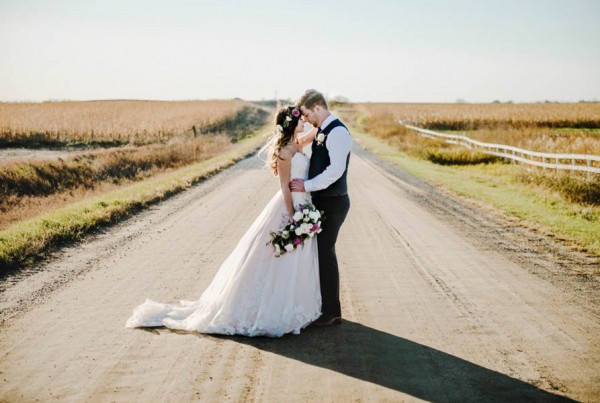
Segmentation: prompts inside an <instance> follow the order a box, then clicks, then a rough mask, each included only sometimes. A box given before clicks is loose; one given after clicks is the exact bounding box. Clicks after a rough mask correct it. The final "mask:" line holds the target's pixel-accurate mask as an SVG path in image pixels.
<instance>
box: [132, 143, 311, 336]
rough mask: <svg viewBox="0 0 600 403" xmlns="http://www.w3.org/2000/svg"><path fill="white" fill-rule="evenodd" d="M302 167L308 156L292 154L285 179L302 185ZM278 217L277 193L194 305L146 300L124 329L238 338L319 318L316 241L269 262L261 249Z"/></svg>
mask: <svg viewBox="0 0 600 403" xmlns="http://www.w3.org/2000/svg"><path fill="white" fill-rule="evenodd" d="M306 148H308V149H310V147H306ZM306 148H305V149H306ZM308 164H309V157H308V156H306V155H304V154H302V153H296V154H294V156H293V157H292V161H291V173H292V175H291V177H292V178H304V179H306V178H307V176H308ZM292 198H293V202H294V207H297V206H298V205H299V204H302V203H303V202H307V201H310V200H311V199H310V194H309V193H292ZM284 215H285V216H287V211H286V208H285V205H284V203H283V197H282V195H281V191H278V192H277V194H276V195H275V196H274V197H273V198H272V199H271V201H270V202H269V203H268V204H267V206H266V207H265V208H264V210H263V211H262V212H261V213H260V215H259V216H258V217H257V218H256V220H255V221H254V223H253V224H252V225H251V226H250V228H249V229H248V231H246V233H245V234H244V236H243V237H242V238H241V240H240V241H239V243H238V244H237V246H236V247H235V249H234V250H233V251H232V252H231V254H230V255H229V256H228V257H227V259H225V261H224V262H223V264H222V265H221V267H220V268H219V270H218V271H217V274H216V275H215V277H214V279H213V280H212V282H211V284H210V285H209V286H208V288H207V289H206V290H205V291H204V293H203V294H202V295H201V296H200V299H198V300H197V301H180V303H179V304H164V303H159V302H155V301H152V300H150V299H146V301H145V302H144V303H143V304H141V305H139V306H138V307H136V308H135V309H134V311H133V315H132V316H131V317H130V318H129V320H128V321H127V324H126V326H127V327H153V326H166V327H168V328H171V329H181V330H188V331H198V332H201V333H213V334H226V335H233V334H238V335H244V336H270V337H279V336H282V335H284V334H286V333H290V332H291V333H294V334H299V333H300V330H301V329H302V328H304V327H306V326H307V325H308V324H310V323H311V322H312V321H314V320H315V319H317V318H318V317H319V316H320V315H321V292H320V286H319V264H318V256H317V240H316V239H315V238H311V239H308V240H307V241H306V242H305V243H304V246H303V247H302V246H300V247H298V248H297V249H296V250H294V251H292V252H289V253H286V254H284V255H283V256H281V257H275V255H274V251H273V247H272V246H271V245H270V244H269V245H267V243H268V242H269V240H270V239H271V235H270V233H271V232H272V231H279V230H280V229H281V227H282V224H283V217H284Z"/></svg>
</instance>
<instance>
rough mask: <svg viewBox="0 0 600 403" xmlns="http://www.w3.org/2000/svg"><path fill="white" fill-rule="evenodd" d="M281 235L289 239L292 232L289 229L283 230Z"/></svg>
mask: <svg viewBox="0 0 600 403" xmlns="http://www.w3.org/2000/svg"><path fill="white" fill-rule="evenodd" d="M281 236H282V237H283V239H288V238H289V237H290V233H289V231H283V232H282V233H281Z"/></svg>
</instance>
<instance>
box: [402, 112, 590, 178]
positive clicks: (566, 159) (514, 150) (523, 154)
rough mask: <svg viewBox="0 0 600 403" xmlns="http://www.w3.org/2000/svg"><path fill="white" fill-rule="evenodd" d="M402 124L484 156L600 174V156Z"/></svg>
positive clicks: (426, 135)
mask: <svg viewBox="0 0 600 403" xmlns="http://www.w3.org/2000/svg"><path fill="white" fill-rule="evenodd" d="M400 124H401V125H403V126H404V127H406V128H407V129H410V130H414V131H416V132H418V133H419V134H420V135H422V136H425V137H430V138H443V139H444V141H445V142H446V143H451V144H459V145H461V146H464V147H467V148H470V149H475V150H477V151H479V152H482V153H484V154H490V155H496V156H498V157H502V158H508V159H511V160H513V161H518V162H521V163H523V164H527V165H533V166H537V167H542V168H550V169H556V170H567V171H584V172H587V173H588V175H589V174H591V173H595V174H600V156H597V155H585V154H554V153H540V152H537V151H529V150H524V149H522V148H518V147H512V146H506V145H503V144H493V143H482V142H481V141H477V140H473V139H471V138H469V137H467V136H464V135H457V134H446V133H438V132H434V131H432V130H426V129H421V128H420V127H416V126H412V125H409V124H405V123H404V122H403V121H400Z"/></svg>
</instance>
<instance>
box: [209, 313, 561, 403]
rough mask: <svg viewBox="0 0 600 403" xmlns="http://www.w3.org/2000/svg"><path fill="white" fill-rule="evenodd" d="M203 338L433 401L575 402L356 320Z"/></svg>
mask: <svg viewBox="0 0 600 403" xmlns="http://www.w3.org/2000/svg"><path fill="white" fill-rule="evenodd" d="M202 337H211V338H213V337H215V338H219V339H227V340H231V341H235V342H237V343H241V344H245V345H248V346H252V347H255V348H257V349H259V350H263V351H269V352H271V353H274V354H278V355H281V356H284V357H287V358H290V359H293V360H297V361H300V362H303V363H306V364H309V365H314V366H316V367H320V368H326V369H329V370H332V371H335V372H339V373H341V374H344V375H348V376H351V377H353V378H356V379H359V380H362V381H366V382H371V383H374V384H377V385H381V386H383V387H386V388H390V389H393V390H397V391H399V392H403V393H406V394H408V395H411V396H414V397H416V398H419V399H424V400H428V401H434V402H441V401H461V402H463V401H486V402H489V401H503V402H506V401H528V402H529V401H543V402H548V401H561V402H564V401H573V400H571V399H568V398H565V397H563V396H560V395H557V394H553V393H550V392H547V391H545V390H542V389H539V388H537V387H536V386H534V385H531V384H529V383H527V382H524V381H521V380H519V379H515V378H512V377H510V376H508V375H505V374H502V373H500V372H496V371H493V370H490V369H487V368H484V367H482V366H480V365H477V364H474V363H471V362H469V361H466V360H463V359H461V358H459V357H456V356H453V355H451V354H447V353H444V352H442V351H440V350H437V349H435V348H431V347H427V346H425V345H423V344H419V343H415V342H413V341H410V340H407V339H404V338H402V337H398V336H394V335H392V334H389V333H385V332H382V331H379V330H376V329H373V328H371V327H368V326H364V325H361V324H360V323H355V322H351V321H344V322H343V323H342V324H341V325H339V326H332V327H327V328H308V329H305V330H304V331H303V332H302V334H300V335H297V336H295V335H286V336H284V337H282V338H278V339H272V338H266V337H257V338H249V337H241V336H205V335H203V336H202ZM315 387H318V385H315Z"/></svg>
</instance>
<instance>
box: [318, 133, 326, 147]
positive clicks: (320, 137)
mask: <svg viewBox="0 0 600 403" xmlns="http://www.w3.org/2000/svg"><path fill="white" fill-rule="evenodd" d="M324 140H325V135H324V134H323V133H319V135H318V136H317V145H318V146H320V145H321V144H323V141H324Z"/></svg>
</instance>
